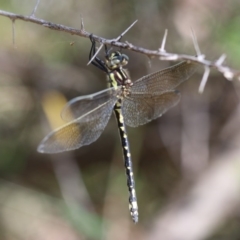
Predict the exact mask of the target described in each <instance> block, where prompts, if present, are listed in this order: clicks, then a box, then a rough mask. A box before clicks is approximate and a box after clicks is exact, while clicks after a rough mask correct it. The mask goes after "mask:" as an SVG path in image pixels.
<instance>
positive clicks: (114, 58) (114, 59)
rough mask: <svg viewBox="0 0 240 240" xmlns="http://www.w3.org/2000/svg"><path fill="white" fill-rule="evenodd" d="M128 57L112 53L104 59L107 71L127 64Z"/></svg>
mask: <svg viewBox="0 0 240 240" xmlns="http://www.w3.org/2000/svg"><path fill="white" fill-rule="evenodd" d="M128 60H129V58H128V56H127V55H125V54H122V53H120V52H113V53H112V54H111V55H110V56H109V57H108V58H106V64H107V66H108V67H109V69H116V68H120V67H122V66H125V65H126V64H128Z"/></svg>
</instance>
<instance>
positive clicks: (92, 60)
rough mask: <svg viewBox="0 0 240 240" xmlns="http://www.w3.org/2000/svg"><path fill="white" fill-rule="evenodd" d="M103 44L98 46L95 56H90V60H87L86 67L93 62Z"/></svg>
mask: <svg viewBox="0 0 240 240" xmlns="http://www.w3.org/2000/svg"><path fill="white" fill-rule="evenodd" d="M103 46H104V44H103V43H102V44H101V45H100V47H99V48H98V50H97V51H96V52H95V54H94V55H93V56H92V58H91V59H90V60H89V62H88V63H87V66H88V65H89V64H90V63H91V62H92V61H93V60H94V58H95V57H96V56H97V55H98V53H99V52H100V51H101V49H102V48H103Z"/></svg>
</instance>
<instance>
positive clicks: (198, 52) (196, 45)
mask: <svg viewBox="0 0 240 240" xmlns="http://www.w3.org/2000/svg"><path fill="white" fill-rule="evenodd" d="M191 33H192V41H193V46H194V48H195V51H196V54H197V56H201V55H202V54H201V51H200V48H199V45H198V41H197V37H196V34H195V32H194V30H193V29H192V28H191Z"/></svg>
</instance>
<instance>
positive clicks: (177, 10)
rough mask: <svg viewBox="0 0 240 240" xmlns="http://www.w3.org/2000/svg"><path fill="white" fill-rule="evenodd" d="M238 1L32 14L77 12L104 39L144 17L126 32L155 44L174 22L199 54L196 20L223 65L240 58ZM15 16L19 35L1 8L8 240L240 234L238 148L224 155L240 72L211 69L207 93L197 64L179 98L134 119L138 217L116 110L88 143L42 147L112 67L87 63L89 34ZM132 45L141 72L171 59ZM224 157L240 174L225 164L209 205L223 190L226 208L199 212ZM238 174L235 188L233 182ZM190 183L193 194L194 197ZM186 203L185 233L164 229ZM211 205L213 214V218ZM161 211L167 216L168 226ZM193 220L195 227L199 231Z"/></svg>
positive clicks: (230, 140) (73, 18)
mask: <svg viewBox="0 0 240 240" xmlns="http://www.w3.org/2000/svg"><path fill="white" fill-rule="evenodd" d="M35 4H36V1H34V0H21V1H19V0H11V1H10V0H0V9H1V10H5V11H10V12H13V13H17V14H22V15H30V14H31V12H32V10H33V8H34V6H35ZM239 11H240V2H239V0H231V1H224V0H202V1H196V0H195V1H194V0H179V1H170V0H168V1H167V0H165V1H164V0H150V1H144V0H139V1H136V0H128V1H124V0H123V1H116V0H101V1H97V0H88V1H87V0H81V1H77V0H68V1H63V0H51V1H49V0H48V1H47V0H41V1H40V4H39V7H38V9H37V11H36V14H35V15H36V17H38V18H42V19H45V20H47V21H51V22H54V23H59V24H64V25H66V26H70V27H74V28H80V24H81V21H80V14H81V16H82V17H83V19H84V23H85V28H86V30H87V31H89V32H92V33H94V34H96V35H99V36H102V37H105V38H114V37H116V36H118V35H119V34H120V33H121V32H122V31H123V30H124V29H126V28H127V27H128V26H129V25H130V24H131V23H132V22H133V21H134V20H136V19H138V22H137V24H136V25H135V26H134V27H133V28H132V29H131V30H130V31H129V32H128V33H127V34H126V35H125V36H124V39H123V40H124V41H125V40H127V41H129V42H130V43H133V44H135V45H137V46H142V47H145V48H147V49H158V48H159V47H160V44H161V39H162V36H163V34H164V30H165V29H166V28H167V29H168V33H169V34H168V39H167V44H166V49H167V50H168V51H169V52H174V53H185V54H190V55H195V52H194V48H193V44H192V40H191V34H190V28H191V27H192V28H193V29H194V30H195V32H196V35H197V38H198V41H199V45H200V48H201V50H202V52H203V53H204V54H206V57H207V59H210V60H216V59H217V58H218V57H219V56H220V55H221V54H222V53H226V54H227V64H228V65H229V66H231V67H234V68H236V69H240V64H239V61H240V17H239ZM14 26H15V37H14V43H13V35H12V22H11V21H10V20H9V19H8V18H5V17H2V16H0V36H1V37H0V240H12V239H16V240H18V239H21V240H23V239H24V240H25V239H28V240H33V239H34V240H38V239H39V240H45V239H46V240H48V239H51V240H55V239H57V240H65V239H67V240H72V239H114V240H115V239H119V240H120V239H160V240H161V239H163V240H168V239H171V240H175V239H176V240H181V239H184V240H187V239H192V240H195V239H221V240H225V239H226V240H235V239H236V240H237V239H240V227H239V224H240V204H239V201H240V200H239V199H240V160H239V158H240V155H236V158H234V160H232V159H229V158H228V157H225V158H224V157H223V159H219V157H222V156H225V155H226V156H228V154H229V153H231V151H232V150H233V151H235V150H236V149H238V145H237V144H238V140H237V139H239V138H238V134H239V132H238V131H239V125H240V122H239V121H238V120H237V119H239V118H238V105H239V97H238V96H239V83H238V82H237V81H236V80H235V81H234V82H229V81H227V80H226V79H224V78H223V77H222V75H221V74H219V73H218V72H216V71H213V70H212V71H211V75H210V77H209V81H208V83H207V85H206V89H205V91H204V93H203V94H199V93H198V87H199V83H200V80H201V78H202V74H203V70H199V72H198V73H196V74H195V75H194V76H193V77H192V78H191V79H190V80H189V81H187V82H185V83H184V84H183V85H181V86H180V87H179V90H180V91H181V93H182V100H181V102H180V104H179V105H178V106H176V107H174V108H173V109H171V110H170V111H168V112H167V113H166V114H165V115H164V116H163V117H161V118H159V119H157V120H155V121H152V122H151V123H149V124H146V125H144V126H141V127H138V128H136V129H135V128H128V135H129V141H130V146H131V152H132V159H133V164H134V172H135V180H136V189H137V196H138V201H139V211H140V221H139V223H138V224H137V225H134V224H133V223H132V222H131V219H130V216H129V213H128V192H127V187H126V178H125V170H124V167H123V162H122V152H121V145H120V141H119V137H118V131H117V125H116V122H115V119H114V117H112V118H111V119H110V122H109V124H108V125H107V127H106V129H105V131H104V132H103V134H102V135H101V137H100V138H99V139H98V140H97V141H96V142H94V143H93V144H91V145H89V146H86V147H82V148H81V149H79V150H76V151H72V152H68V153H63V154H56V155H45V154H40V153H38V152H37V151H36V148H37V146H38V144H39V142H40V141H41V139H42V138H43V137H44V136H45V135H46V134H47V133H48V132H49V131H51V126H53V127H54V128H55V127H57V126H60V125H61V124H63V123H62V122H61V119H60V111H61V108H62V107H63V106H64V104H65V102H66V101H68V100H70V99H72V98H74V97H76V96H82V95H86V94H91V93H94V92H97V91H100V90H103V89H104V88H106V81H105V75H104V73H103V72H101V71H100V70H98V69H96V68H95V67H94V66H91V65H90V66H86V64H87V62H88V53H89V49H90V46H91V44H90V41H89V40H88V39H86V38H80V37H76V36H71V35H69V34H66V33H63V32H55V31H51V30H49V29H47V28H44V27H41V26H38V25H35V24H32V23H27V22H23V21H16V22H15V25H14ZM124 53H125V54H127V55H128V56H129V58H130V62H129V66H128V69H129V71H130V74H131V77H132V79H133V81H134V80H136V79H138V78H139V77H141V76H143V75H146V74H147V73H150V72H153V71H156V70H159V69H162V68H165V67H168V66H170V65H172V64H174V63H173V62H164V61H159V60H158V59H152V60H151V61H150V60H149V59H148V58H147V57H146V56H144V55H141V54H137V53H134V52H130V51H124ZM100 55H102V56H103V55H104V54H100ZM218 162H221V164H226V166H229V165H228V164H230V166H231V167H232V168H231V170H229V171H230V176H233V175H234V180H233V182H231V181H230V182H229V185H228V184H225V183H226V181H225V179H226V178H224V173H225V170H226V169H228V168H227V167H223V168H221V169H222V170H221V171H223V174H220V176H222V177H223V179H222V181H223V182H220V181H218V180H216V182H214V183H215V185H214V187H213V189H210V190H209V192H210V193H212V192H213V191H214V189H216V188H217V187H219V190H218V191H217V192H218V193H219V195H221V189H222V195H221V196H217V197H216V198H215V200H216V204H213V207H211V208H210V209H213V208H214V206H217V203H219V202H220V201H221V199H222V198H224V196H225V195H230V200H229V201H228V200H227V202H223V206H225V207H226V209H223V208H221V209H217V208H216V210H214V211H215V212H214V211H213V212H211V213H210V211H206V213H203V211H202V210H201V211H200V212H201V214H203V218H201V217H199V216H198V217H196V215H194V213H193V211H191V206H193V208H194V206H195V205H194V203H195V202H194V201H199V206H201V207H202V208H203V209H205V208H204V207H205V206H206V204H207V203H208V201H206V202H207V203H205V202H204V201H200V200H199V199H200V198H201V197H202V195H201V196H199V197H198V194H199V192H198V190H197V189H198V188H197V187H196V186H198V185H197V184H201V181H204V179H208V178H209V179H211V177H212V176H213V175H214V174H215V172H214V170H215V169H218V166H219V165H218ZM219 164H220V163H219ZM223 166H225V165H223ZM210 169H211V170H210ZM232 169H235V172H234V173H233V174H232V173H231V171H232ZM216 171H217V170H216ZM226 171H227V170H226ZM227 173H229V172H227ZM209 181H210V180H209ZM208 183H209V182H208V181H206V183H205V185H204V186H203V188H204V189H205V188H207V187H208V186H210V184H208ZM234 184H236V185H234ZM225 185H226V189H225V188H224V187H223V186H225ZM233 185H234V186H235V188H234V190H233V191H232V192H231V193H232V194H233V193H234V194H233V196H232V195H231V194H229V192H228V190H229V189H230V188H231V186H233ZM224 190H226V191H225V192H224ZM191 191H193V192H194V191H196V192H197V194H196V195H194V194H193V195H194V197H190V198H189V194H190V195H191ZM203 192H204V191H203ZM206 192H207V193H206V194H205V192H204V193H203V195H204V194H205V195H204V196H205V197H206V199H208V197H210V196H208V191H206ZM227 193H228V194H227ZM191 196H192V195H191ZM222 196H223V197H222ZM185 197H187V199H185ZM193 198H194V199H195V198H196V199H197V200H196V199H195V200H194V201H193ZM179 199H181V202H180V203H179V202H178V200H179ZM184 199H185V200H186V201H185V200H184ZM201 199H202V198H201ZM192 201H193V203H192ZM213 203H215V202H214V201H213ZM189 204H193V205H191V206H190V205H189ZM204 204H205V205H204ZM201 207H200V209H201ZM174 209H175V210H174ZM189 209H190V213H189V212H188V213H187V214H185V213H184V211H185V210H186V211H188V210H189ZM179 211H180V213H181V214H182V213H184V214H185V215H184V216H183V220H181V221H179V222H180V223H183V222H184V221H185V220H186V222H187V219H188V218H189V216H190V215H191V214H193V216H195V219H196V221H194V220H192V221H189V222H190V223H191V222H192V223H194V224H193V226H191V225H188V226H189V227H188V229H187V228H186V227H185V226H181V227H179V229H180V230H179V233H178V232H177V236H178V238H173V237H172V238H170V237H169V238H168V237H164V236H163V235H162V232H161V231H165V230H166V229H168V227H169V228H171V227H174V226H175V225H174V224H175V222H174V221H175V220H176V218H177V216H179V215H176V218H174V213H175V212H178V214H180V213H179ZM169 212H170V213H169ZM219 212H220V213H222V215H221V214H220V216H219V215H217V214H219ZM168 213H169V214H172V216H173V217H172V218H171V217H170V215H168ZM189 214H190V215H189ZM214 214H216V215H215V216H218V217H216V220H213V221H211V222H210V223H207V220H208V219H210V218H211V217H212V216H214ZM210 215H211V216H210ZM166 216H169V217H166ZM191 216H192V215H191ZM164 219H165V220H166V219H168V220H166V221H165V220H164ZM190 219H191V218H190ZM163 220H164V222H165V223H166V222H167V224H165V225H164V224H163V225H161V224H162V223H161V222H162V221H163ZM205 220H206V222H205ZM205 223H206V224H205ZM158 224H160V225H161V226H165V227H163V229H160V227H158V226H160V225H158ZM201 224H205V225H206V227H205V228H204V227H202V228H201V227H200V226H202V225H201ZM180 225H181V224H180ZM183 225H184V224H183ZM198 226H199V228H198ZM195 228H196V229H197V232H198V234H197V235H191V233H190V232H191V231H194V229H195ZM184 229H185V231H186V235H185V237H182V235H181V233H183V232H184ZM167 231H169V234H171V231H174V230H171V229H169V230H167ZM175 233H176V232H175ZM183 235H184V234H183ZM174 236H175V235H174Z"/></svg>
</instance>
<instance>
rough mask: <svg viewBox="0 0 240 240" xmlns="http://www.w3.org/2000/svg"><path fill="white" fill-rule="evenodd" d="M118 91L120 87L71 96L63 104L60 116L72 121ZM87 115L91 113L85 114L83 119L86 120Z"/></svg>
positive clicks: (104, 101)
mask: <svg viewBox="0 0 240 240" xmlns="http://www.w3.org/2000/svg"><path fill="white" fill-rule="evenodd" d="M119 91H120V88H118V89H115V88H108V89H106V90H103V91H100V92H97V93H94V94H91V95H86V96H82V97H76V98H73V99H72V100H70V101H69V102H68V103H67V104H66V105H65V106H64V108H63V110H62V112H61V117H62V119H63V120H64V121H67V122H69V121H73V120H75V119H77V118H79V117H81V116H83V115H85V114H87V113H89V112H91V111H92V110H93V109H96V108H97V107H99V106H101V105H102V104H103V103H106V102H108V101H109V100H110V99H111V98H112V97H116V96H117V94H118V93H119ZM89 116H90V117H91V115H88V116H85V118H84V120H85V121H88V117H89ZM82 121H83V119H82Z"/></svg>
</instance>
